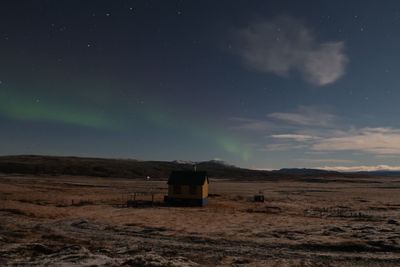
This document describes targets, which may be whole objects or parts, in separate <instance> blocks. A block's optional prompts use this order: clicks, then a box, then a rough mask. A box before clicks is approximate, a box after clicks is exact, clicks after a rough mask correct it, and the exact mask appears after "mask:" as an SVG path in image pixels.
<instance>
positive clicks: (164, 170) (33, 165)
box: [0, 155, 400, 180]
mask: <svg viewBox="0 0 400 267" xmlns="http://www.w3.org/2000/svg"><path fill="white" fill-rule="evenodd" d="M194 165H196V168H197V170H204V171H207V173H208V174H209V176H210V177H211V178H216V179H235V180H277V179H299V178H300V179H301V178H307V179H308V178H321V177H322V178H323V177H348V178H351V177H365V176H370V175H379V176H384V175H385V173H384V172H377V173H365V172H363V173H340V172H336V171H326V170H318V169H280V170H275V171H263V170H251V169H244V168H239V167H236V166H233V165H229V164H227V163H225V162H222V161H216V160H211V161H204V162H196V163H194V162H188V161H170V162H169V161H140V160H131V159H104V158H84V157H56V156H36V155H21V156H0V172H1V173H15V174H30V175H76V176H97V177H116V178H117V177H118V178H131V179H143V178H145V177H147V176H150V177H152V178H155V179H166V178H167V177H168V176H169V174H170V172H171V171H173V170H193V169H194ZM396 174H399V175H398V176H400V173H396Z"/></svg>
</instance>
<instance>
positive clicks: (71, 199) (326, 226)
mask: <svg viewBox="0 0 400 267" xmlns="http://www.w3.org/2000/svg"><path fill="white" fill-rule="evenodd" d="M149 187H150V188H152V189H153V190H155V191H157V192H165V191H166V182H165V181H152V182H145V181H134V180H118V179H103V178H82V177H27V176H23V177H22V176H10V175H4V176H1V177H0V266H399V265H400V179H398V178H397V179H396V178H381V179H376V178H375V179H374V180H372V179H355V178H353V179H350V178H349V179H343V178H340V180H335V179H333V178H330V179H328V178H327V179H322V180H321V179H313V180H309V181H281V182H229V181H219V182H215V181H212V182H211V184H210V193H211V194H212V195H211V196H212V197H211V198H210V199H209V201H210V205H209V206H207V207H204V208H173V207H164V206H155V207H142V208H126V207H124V206H122V205H123V204H125V203H126V200H127V196H128V195H129V194H130V193H132V192H134V191H146V190H147V188H149ZM259 190H263V192H264V195H265V196H266V202H265V203H253V202H251V201H249V198H251V196H252V195H254V194H256V193H258V191H259ZM142 198H143V199H145V198H146V197H142ZM147 198H148V197H147ZM161 198H162V194H159V195H158V196H157V199H159V200H161Z"/></svg>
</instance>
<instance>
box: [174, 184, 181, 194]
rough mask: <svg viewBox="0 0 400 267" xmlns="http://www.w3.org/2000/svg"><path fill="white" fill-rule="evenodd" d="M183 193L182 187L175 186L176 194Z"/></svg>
mask: <svg viewBox="0 0 400 267" xmlns="http://www.w3.org/2000/svg"><path fill="white" fill-rule="evenodd" d="M181 192H182V188H181V186H180V185H174V194H180V193H181Z"/></svg>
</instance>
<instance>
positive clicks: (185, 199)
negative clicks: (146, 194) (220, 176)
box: [165, 171, 209, 206]
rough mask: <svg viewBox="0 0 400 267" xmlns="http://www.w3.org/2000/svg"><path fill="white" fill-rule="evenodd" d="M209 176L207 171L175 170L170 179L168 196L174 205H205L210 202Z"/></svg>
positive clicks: (169, 201)
mask: <svg viewBox="0 0 400 267" xmlns="http://www.w3.org/2000/svg"><path fill="white" fill-rule="evenodd" d="M208 184H209V181H208V176H207V173H206V172H205V171H173V172H171V174H170V176H169V179H168V196H166V197H165V200H166V201H167V202H168V203H170V204H173V205H182V206H205V205H207V203H208Z"/></svg>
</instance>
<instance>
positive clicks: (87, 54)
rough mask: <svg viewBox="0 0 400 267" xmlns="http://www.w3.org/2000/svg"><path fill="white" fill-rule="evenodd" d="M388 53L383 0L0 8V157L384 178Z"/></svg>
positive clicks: (390, 144)
mask: <svg viewBox="0 0 400 267" xmlns="http://www.w3.org/2000/svg"><path fill="white" fill-rule="evenodd" d="M399 51H400V2H399V1H389V0H387V1H355V0H354V1H320V0H319V1H294V0H293V1H282V0H279V1H248V0H246V1H173V0H168V1H165V0H160V1H127V0H126V1H119V0H113V1H111V0H109V1H101V0H96V1H94V0H92V1H85V0H69V1H66V0H65V1H64V0H59V1H54V0H53V1H39V0H37V1H34V0H31V1H18V0H13V1H6V0H4V1H1V4H0V125H1V128H0V153H1V154H2V155H11V154H12V155H14V154H43V155H72V156H91V157H106V158H134V159H142V160H191V161H202V160H212V159H218V160H223V161H226V162H228V163H231V164H235V165H238V166H241V167H249V168H257V169H276V168H282V167H314V168H315V167H319V168H330V169H338V170H359V169H361V170H367V169H374V168H385V169H399V168H400V167H399V164H398V158H399V155H400V120H399V114H400V102H399V100H400V88H399V86H400V52H399ZM379 165H387V166H379Z"/></svg>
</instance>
